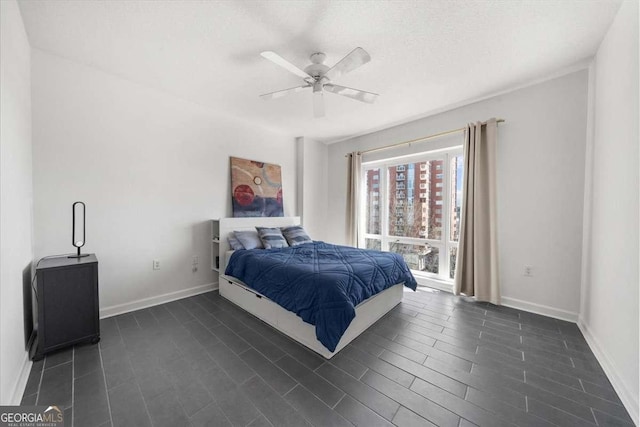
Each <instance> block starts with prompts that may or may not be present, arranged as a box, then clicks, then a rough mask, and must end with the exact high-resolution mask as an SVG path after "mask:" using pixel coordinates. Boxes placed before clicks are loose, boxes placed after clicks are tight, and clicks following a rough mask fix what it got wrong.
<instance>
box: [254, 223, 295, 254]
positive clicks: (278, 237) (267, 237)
mask: <svg viewBox="0 0 640 427" xmlns="http://www.w3.org/2000/svg"><path fill="white" fill-rule="evenodd" d="M256 230H258V236H260V240H262V244H263V245H264V247H265V248H266V249H276V248H286V247H287V246H289V245H288V244H287V240H286V239H285V238H284V236H283V235H282V231H280V229H279V228H277V227H274V228H269V227H256Z"/></svg>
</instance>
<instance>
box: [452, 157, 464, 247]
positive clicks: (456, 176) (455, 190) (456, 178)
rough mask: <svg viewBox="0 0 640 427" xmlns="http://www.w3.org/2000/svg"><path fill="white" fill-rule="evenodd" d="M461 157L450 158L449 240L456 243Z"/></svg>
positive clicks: (460, 186) (459, 201) (460, 200)
mask: <svg viewBox="0 0 640 427" xmlns="http://www.w3.org/2000/svg"><path fill="white" fill-rule="evenodd" d="M462 160H463V157H462V156H461V155H458V156H452V157H451V168H450V169H449V170H450V174H451V197H450V201H451V207H450V212H451V227H450V230H451V233H450V237H449V238H450V239H451V240H452V241H454V242H457V241H458V239H459V238H460V209H461V207H462V170H463V167H464V165H463V164H462Z"/></svg>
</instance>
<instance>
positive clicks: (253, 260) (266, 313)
mask: <svg viewBox="0 0 640 427" xmlns="http://www.w3.org/2000/svg"><path fill="white" fill-rule="evenodd" d="M297 224H299V218H297V217H285V218H234V219H225V220H221V222H220V237H221V239H220V241H221V254H224V256H222V257H221V272H225V274H223V275H221V276H220V294H221V295H222V296H223V297H224V298H226V299H228V300H229V301H231V302H233V303H235V304H236V305H238V306H240V307H241V308H243V309H244V310H246V311H248V312H249V313H251V314H253V315H255V316H257V317H258V318H260V319H262V320H263V321H265V322H267V323H269V324H270V325H271V326H273V327H274V328H276V329H278V330H280V331H281V332H283V333H285V334H286V335H288V336H290V337H291V338H293V339H294V340H296V341H298V342H300V343H301V344H303V345H305V346H307V347H308V348H310V349H311V350H313V351H315V352H317V353H319V354H320V355H322V356H323V357H325V358H327V359H330V358H331V357H332V356H333V355H335V354H336V353H337V352H339V351H340V350H341V349H342V348H343V347H344V346H345V345H347V344H348V343H349V342H351V341H352V340H353V339H355V338H356V337H357V336H358V335H359V334H360V333H362V332H363V331H364V330H365V329H366V328H368V327H369V326H370V325H371V324H373V323H374V322H376V321H377V320H378V319H379V318H380V317H382V316H383V315H384V314H386V313H387V312H388V311H389V310H391V309H392V308H393V307H394V306H396V305H397V304H398V303H399V302H400V301H401V300H402V294H403V292H404V289H403V288H404V287H405V285H406V286H407V287H409V288H412V289H415V286H416V282H415V279H414V278H413V276H412V275H411V273H410V271H409V269H408V267H407V266H406V264H405V263H404V260H403V259H402V258H401V257H400V256H399V255H397V254H390V253H383V252H379V251H364V250H360V249H356V248H351V247H346V246H337V245H331V244H328V243H324V242H313V243H306V244H303V245H299V246H295V247H292V248H282V249H269V250H264V249H253V250H241V251H236V252H235V253H233V252H230V251H228V249H229V248H228V246H227V244H226V237H227V236H228V234H229V233H231V232H233V231H237V230H249V229H252V228H254V227H255V226H262V227H283V226H287V225H297ZM223 242H224V244H223Z"/></svg>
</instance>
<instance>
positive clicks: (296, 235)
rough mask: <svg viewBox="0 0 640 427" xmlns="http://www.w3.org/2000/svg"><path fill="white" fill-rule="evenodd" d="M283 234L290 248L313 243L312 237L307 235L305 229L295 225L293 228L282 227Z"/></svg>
mask: <svg viewBox="0 0 640 427" xmlns="http://www.w3.org/2000/svg"><path fill="white" fill-rule="evenodd" d="M281 230H282V234H283V235H284V237H285V239H287V242H288V243H289V246H298V245H302V244H304V243H311V242H313V240H311V237H309V235H308V234H307V232H306V231H305V229H304V228H303V227H302V226H301V225H294V226H292V227H282V228H281Z"/></svg>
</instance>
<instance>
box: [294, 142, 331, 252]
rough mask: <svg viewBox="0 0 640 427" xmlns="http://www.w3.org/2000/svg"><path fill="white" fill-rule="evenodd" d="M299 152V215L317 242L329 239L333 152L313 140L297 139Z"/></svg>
mask: <svg viewBox="0 0 640 427" xmlns="http://www.w3.org/2000/svg"><path fill="white" fill-rule="evenodd" d="M296 144H297V153H298V171H299V172H298V185H299V191H300V192H299V194H298V203H299V207H298V214H299V215H301V216H302V225H303V226H304V227H305V229H306V230H307V232H308V233H309V235H310V237H311V238H312V239H314V240H325V239H326V236H327V229H328V228H329V227H327V203H328V188H327V180H328V169H327V166H328V165H327V160H328V152H329V149H328V147H327V145H326V144H323V143H322V142H318V141H314V140H312V139H309V138H302V137H301V138H297V139H296Z"/></svg>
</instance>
